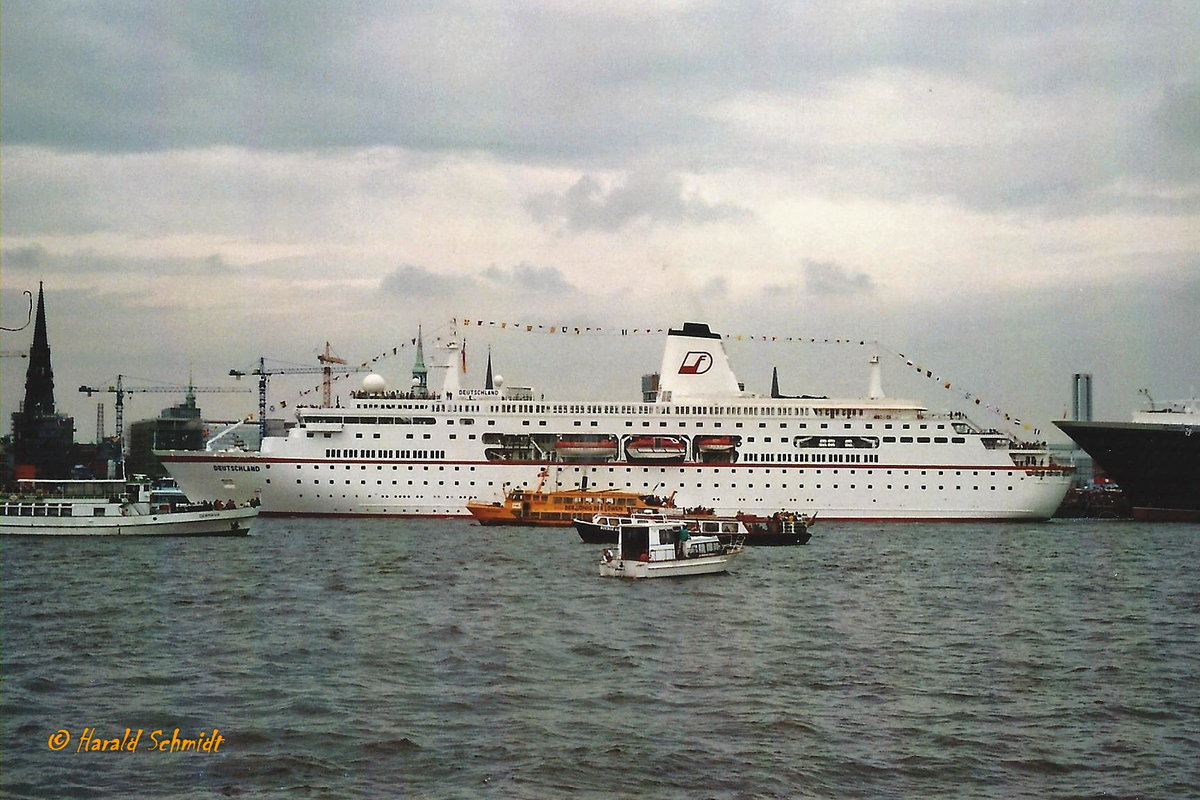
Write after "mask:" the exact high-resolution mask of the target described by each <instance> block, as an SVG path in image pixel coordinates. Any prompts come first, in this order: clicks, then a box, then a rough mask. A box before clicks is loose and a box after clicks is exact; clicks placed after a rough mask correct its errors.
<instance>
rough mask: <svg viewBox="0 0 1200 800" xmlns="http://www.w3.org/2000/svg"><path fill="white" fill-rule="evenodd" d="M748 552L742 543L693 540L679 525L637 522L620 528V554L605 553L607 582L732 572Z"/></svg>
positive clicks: (711, 538) (602, 567) (603, 568)
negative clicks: (732, 563)
mask: <svg viewBox="0 0 1200 800" xmlns="http://www.w3.org/2000/svg"><path fill="white" fill-rule="evenodd" d="M745 552H746V548H745V546H744V545H743V544H741V543H740V542H731V543H728V544H727V543H724V542H721V541H720V540H719V539H718V538H717V537H716V536H693V535H692V533H691V531H689V530H688V529H687V526H685V525H681V524H679V523H678V522H663V521H633V522H630V523H629V524H621V525H619V526H618V528H617V549H616V551H615V552H614V551H612V550H605V551H604V553H603V554H601V557H600V563H599V566H598V568H599V571H600V576H601V577H603V578H679V577H684V576H688V575H711V574H713V573H717V572H726V571H728V570H729V562H730V561H732V560H733V559H734V558H736V557H738V556H740V555H742V554H743V553H745Z"/></svg>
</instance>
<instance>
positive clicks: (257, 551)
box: [0, 519, 1200, 800]
mask: <svg viewBox="0 0 1200 800" xmlns="http://www.w3.org/2000/svg"><path fill="white" fill-rule="evenodd" d="M813 532H814V536H813V540H812V542H811V543H810V544H808V545H807V546H803V547H789V548H757V549H752V550H751V551H750V552H749V553H747V554H746V556H745V557H744V558H743V559H742V560H741V561H740V563H738V564H737V567H736V569H735V571H734V572H732V573H731V574H729V575H719V576H708V577H697V578H690V579H678V580H659V581H648V582H629V581H619V580H615V579H604V578H600V577H598V576H597V575H596V568H595V561H596V559H597V557H598V555H599V548H598V547H596V546H589V545H584V544H581V543H580V542H579V541H578V537H577V536H576V535H575V533H574V531H572V530H569V529H567V530H563V529H558V530H552V529H550V530H548V529H532V528H511V529H483V528H479V527H477V526H475V525H472V524H470V523H468V522H465V521H452V520H369V521H353V520H333V521H330V520H316V519H262V520H259V522H258V524H257V528H256V529H255V531H254V533H253V535H251V536H249V537H246V538H244V539H151V538H146V539H120V540H119V539H111V538H96V539H90V540H79V539H65V538H64V539H43V540H36V539H27V538H23V537H22V538H8V539H6V540H4V541H2V542H0V555H2V570H3V571H2V579H3V583H2V599H3V604H2V610H0V613H2V634H3V638H2V639H0V645H2V646H0V653H2V658H3V665H2V666H3V671H2V673H0V675H2V681H3V684H2V686H3V690H2V707H0V734H2V736H3V739H2V742H0V744H2V748H0V757H2V761H0V793H2V794H3V796H4V797H6V798H22V797H39V798H40V797H55V798H58V797H114V796H115V797H142V798H151V797H162V798H202V797H203V798H207V797H246V798H251V797H253V798H262V797H267V798H271V797H278V798H288V799H289V800H295V799H297V798H348V797H366V798H374V797H381V798H382V797H398V798H489V797H495V798H559V797H568V796H569V797H572V798H611V797H637V798H685V797H686V798H804V797H813V798H855V797H863V798H909V797H922V798H930V797H953V798H1019V797H1030V798H1033V797H1036V798H1099V797H1106V798H1108V797H1144V798H1179V797H1200V766H1198V765H1200V580H1198V578H1197V574H1196V565H1197V563H1198V562H1200V526H1198V525H1153V524H1147V523H1136V522H1096V521H1067V520H1058V521H1054V522H1049V523H1041V524H1001V525H996V524H987V525H969V524H935V525H918V524H887V525H867V524H840V523H832V522H830V523H820V522H818V524H817V525H816V526H815V527H814V529H813ZM127 729H128V731H129V733H128V735H126V730H127ZM176 730H178V733H176ZM138 731H141V736H140V738H139V737H138ZM173 738H174V740H175V741H177V742H178V741H183V740H190V741H192V742H194V743H197V745H198V747H197V749H190V748H189V749H187V750H178V747H176V751H175V752H172V739H173ZM214 745H215V746H214ZM121 746H124V748H125V749H122V750H114V749H95V748H100V747H103V748H115V747H121Z"/></svg>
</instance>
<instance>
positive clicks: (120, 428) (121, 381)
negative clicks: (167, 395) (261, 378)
mask: <svg viewBox="0 0 1200 800" xmlns="http://www.w3.org/2000/svg"><path fill="white" fill-rule="evenodd" d="M79 391H81V392H84V393H85V394H87V396H88V397H91V396H92V395H93V394H95V393H97V392H112V393H113V394H115V395H116V396H117V402H116V409H117V413H116V420H115V421H116V425H117V432H116V437H117V475H118V476H119V477H120V478H122V479H124V477H125V395H127V394H133V393H135V392H172V393H175V394H178V393H179V392H187V393H188V395H191V394H193V393H195V392H247V393H248V392H251V391H253V390H252V389H242V388H233V387H224V386H193V385H192V384H190V383H189V384H188V385H187V386H171V385H167V384H163V385H160V386H126V385H125V376H124V375H118V376H117V382H116V383H115V384H112V385H109V386H106V387H104V388H103V389H99V388H96V387H94V386H80V387H79Z"/></svg>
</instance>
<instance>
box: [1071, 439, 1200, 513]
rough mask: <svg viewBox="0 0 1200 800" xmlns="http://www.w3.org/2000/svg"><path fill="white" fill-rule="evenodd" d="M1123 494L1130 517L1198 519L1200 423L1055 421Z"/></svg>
mask: <svg viewBox="0 0 1200 800" xmlns="http://www.w3.org/2000/svg"><path fill="white" fill-rule="evenodd" d="M1054 424H1055V425H1057V426H1058V427H1059V428H1060V429H1062V431H1063V433H1065V434H1067V435H1068V436H1070V437H1071V438H1072V439H1074V440H1075V443H1076V444H1078V445H1079V446H1080V447H1081V448H1082V449H1083V450H1085V451H1086V452H1087V454H1088V455H1090V456H1091V457H1092V459H1093V460H1095V462H1096V464H1097V465H1099V466H1100V467H1101V468H1102V469H1103V470H1104V472H1105V473H1106V474H1107V475H1108V476H1109V477H1110V478H1112V479H1113V480H1114V481H1116V482H1117V485H1118V486H1120V487H1121V489H1122V490H1123V491H1124V492H1125V496H1126V497H1127V498H1128V500H1129V504H1130V506H1132V508H1133V516H1134V518H1135V519H1149V520H1182V521H1200V427H1197V426H1193V425H1178V424H1176V425H1158V424H1153V423H1142V422H1073V421H1063V422H1055V423H1054Z"/></svg>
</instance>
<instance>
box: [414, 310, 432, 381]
mask: <svg viewBox="0 0 1200 800" xmlns="http://www.w3.org/2000/svg"><path fill="white" fill-rule="evenodd" d="M412 376H413V390H414V391H416V392H417V393H418V394H420V395H424V394H426V393H427V392H428V391H429V369H428V367H426V366H425V343H424V341H423V340H422V338H421V326H420V325H418V326H417V360H416V361H415V362H414V363H413V369H412Z"/></svg>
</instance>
